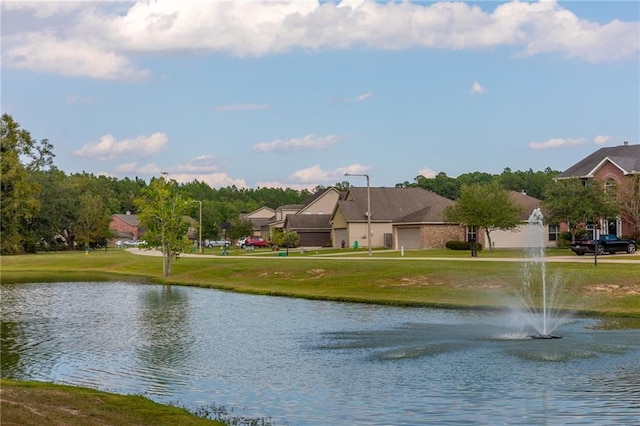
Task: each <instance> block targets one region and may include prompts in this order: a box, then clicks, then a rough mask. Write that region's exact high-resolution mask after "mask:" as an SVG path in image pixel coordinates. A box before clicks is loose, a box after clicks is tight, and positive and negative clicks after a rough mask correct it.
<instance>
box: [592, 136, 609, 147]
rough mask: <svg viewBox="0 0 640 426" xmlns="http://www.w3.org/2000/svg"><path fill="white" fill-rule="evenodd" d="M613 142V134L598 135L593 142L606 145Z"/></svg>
mask: <svg viewBox="0 0 640 426" xmlns="http://www.w3.org/2000/svg"><path fill="white" fill-rule="evenodd" d="M609 142H611V136H607V135H598V136H596V137H595V138H594V139H593V143H595V144H596V145H604V144H607V143H609Z"/></svg>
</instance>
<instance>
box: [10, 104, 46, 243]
mask: <svg viewBox="0 0 640 426" xmlns="http://www.w3.org/2000/svg"><path fill="white" fill-rule="evenodd" d="M53 157H54V155H53V152H52V146H51V144H50V143H49V141H48V140H46V139H43V140H41V141H40V142H36V141H35V140H34V139H32V138H31V135H30V134H29V132H28V131H27V130H25V129H22V128H21V127H20V124H18V123H17V122H16V121H15V120H14V119H13V118H12V117H11V116H10V115H8V114H6V113H5V114H2V118H1V119H0V197H1V199H2V203H1V207H0V209H1V210H0V215H1V220H0V253H1V254H17V253H21V252H23V251H25V249H26V245H27V244H28V242H27V234H28V229H27V225H28V222H29V220H30V219H31V218H32V217H33V216H34V215H35V214H36V213H37V212H38V210H39V208H40V204H39V203H38V199H37V197H38V193H39V191H40V187H38V185H36V184H35V183H33V182H31V181H30V179H29V172H31V171H34V170H42V169H45V168H53Z"/></svg>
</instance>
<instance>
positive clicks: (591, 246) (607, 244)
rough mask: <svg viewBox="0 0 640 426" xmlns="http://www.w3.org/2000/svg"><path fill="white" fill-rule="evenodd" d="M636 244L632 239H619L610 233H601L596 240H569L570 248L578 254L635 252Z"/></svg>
mask: <svg viewBox="0 0 640 426" xmlns="http://www.w3.org/2000/svg"><path fill="white" fill-rule="evenodd" d="M637 249H638V244H637V243H636V242H635V241H634V240H621V239H620V238H618V237H616V236H615V235H612V234H602V235H600V237H598V239H597V240H590V239H587V238H585V239H582V240H577V241H572V242H571V250H572V251H573V252H574V253H575V254H577V255H578V256H582V255H583V254H585V253H595V252H596V251H597V253H598V255H601V254H604V253H610V254H614V253H617V252H619V251H623V252H626V253H635V252H636V250H637Z"/></svg>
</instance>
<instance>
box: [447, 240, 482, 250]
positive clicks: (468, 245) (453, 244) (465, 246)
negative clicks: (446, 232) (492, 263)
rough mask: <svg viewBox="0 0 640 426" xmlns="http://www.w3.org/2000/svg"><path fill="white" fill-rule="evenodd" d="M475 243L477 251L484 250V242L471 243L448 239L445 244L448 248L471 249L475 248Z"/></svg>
mask: <svg viewBox="0 0 640 426" xmlns="http://www.w3.org/2000/svg"><path fill="white" fill-rule="evenodd" d="M474 245H475V247H476V250H477V251H481V250H482V244H480V243H470V242H467V241H457V240H451V241H447V242H446V244H445V247H446V248H448V249H449V250H471V249H473V246H474Z"/></svg>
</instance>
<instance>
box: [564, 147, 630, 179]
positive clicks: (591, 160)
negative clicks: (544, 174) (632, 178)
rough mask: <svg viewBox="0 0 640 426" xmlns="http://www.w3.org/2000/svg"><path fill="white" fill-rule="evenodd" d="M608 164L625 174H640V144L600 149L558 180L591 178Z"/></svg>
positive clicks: (569, 169)
mask: <svg viewBox="0 0 640 426" xmlns="http://www.w3.org/2000/svg"><path fill="white" fill-rule="evenodd" d="M607 162H611V163H612V164H614V165H615V166H616V167H618V168H619V169H620V170H621V171H622V172H623V173H624V174H632V173H640V144H636V145H619V146H613V147H606V148H600V149H599V150H597V151H596V152H594V153H592V154H591V155H588V156H587V157H585V158H583V159H582V160H580V161H578V162H577V163H576V164H574V165H573V166H571V167H569V168H568V169H567V170H565V171H564V172H562V173H560V174H559V175H558V178H559V179H562V178H572V177H581V178H590V177H593V175H594V174H595V173H596V172H597V171H598V170H599V169H600V168H601V167H602V166H603V165H604V164H606V163H607Z"/></svg>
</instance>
